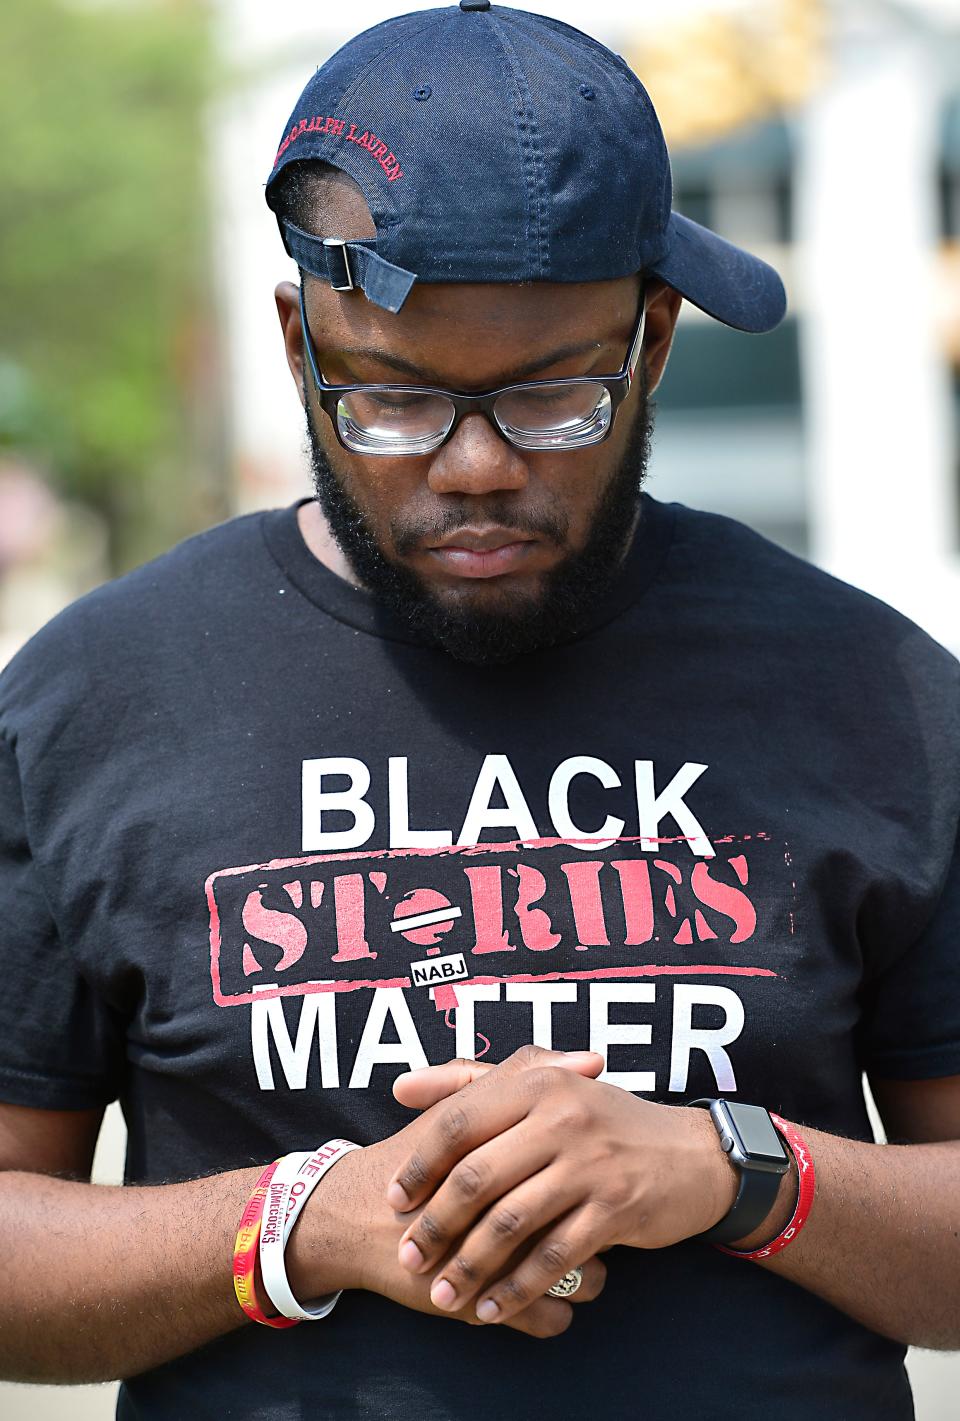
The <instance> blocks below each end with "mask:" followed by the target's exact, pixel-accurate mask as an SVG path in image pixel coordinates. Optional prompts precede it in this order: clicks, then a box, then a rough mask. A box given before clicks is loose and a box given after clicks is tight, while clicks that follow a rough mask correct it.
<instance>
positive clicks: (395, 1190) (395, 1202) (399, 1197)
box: [387, 1180, 410, 1214]
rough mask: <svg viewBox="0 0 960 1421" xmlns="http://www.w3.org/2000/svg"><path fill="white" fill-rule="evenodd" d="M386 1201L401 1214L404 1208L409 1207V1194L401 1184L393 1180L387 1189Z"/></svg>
mask: <svg viewBox="0 0 960 1421" xmlns="http://www.w3.org/2000/svg"><path fill="white" fill-rule="evenodd" d="M387 1203H388V1204H389V1205H390V1207H391V1209H396V1210H397V1212H398V1213H401V1214H402V1213H403V1212H404V1210H405V1209H409V1208H410V1195H409V1194H408V1193H407V1191H406V1190H405V1189H404V1187H403V1185H402V1184H398V1183H397V1181H396V1180H394V1181H393V1183H392V1184H391V1185H390V1187H389V1189H388V1190H387Z"/></svg>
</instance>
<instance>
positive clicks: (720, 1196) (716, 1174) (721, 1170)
mask: <svg viewBox="0 0 960 1421" xmlns="http://www.w3.org/2000/svg"><path fill="white" fill-rule="evenodd" d="M676 1108H677V1109H679V1110H683V1113H684V1114H685V1116H687V1117H688V1121H689V1126H690V1129H691V1131H692V1133H693V1135H694V1138H695V1140H696V1144H697V1150H698V1161H699V1164H698V1171H697V1178H698V1186H699V1187H698V1195H699V1198H698V1204H699V1211H698V1215H697V1217H696V1218H695V1219H694V1220H692V1221H691V1227H690V1229H689V1234H690V1235H691V1236H693V1235H696V1234H701V1233H706V1232H707V1230H708V1229H712V1228H713V1227H714V1225H715V1224H718V1223H719V1222H720V1220H721V1219H724V1218H726V1216H727V1214H729V1212H730V1210H731V1209H732V1208H733V1206H734V1203H735V1202H736V1198H737V1190H738V1189H739V1187H740V1177H739V1172H738V1171H737V1169H736V1168H735V1166H734V1165H733V1164H731V1162H730V1158H729V1156H728V1155H726V1154H724V1152H723V1150H722V1149H721V1147H720V1139H719V1136H718V1135H717V1131H716V1129H715V1127H714V1124H713V1121H712V1120H711V1118H710V1115H709V1113H708V1112H707V1111H706V1110H688V1109H686V1108H685V1107H683V1106H678V1107H676Z"/></svg>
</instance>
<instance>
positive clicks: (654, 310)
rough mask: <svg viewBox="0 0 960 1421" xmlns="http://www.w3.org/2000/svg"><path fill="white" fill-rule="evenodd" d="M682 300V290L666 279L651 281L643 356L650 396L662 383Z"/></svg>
mask: <svg viewBox="0 0 960 1421" xmlns="http://www.w3.org/2000/svg"><path fill="white" fill-rule="evenodd" d="M682 303H683V297H682V296H681V295H680V292H679V291H674V289H673V287H672V286H668V285H667V284H666V282H665V281H653V282H650V283H649V284H648V286H647V320H646V328H645V331H644V336H643V355H644V360H645V361H646V366H647V392H648V393H649V394H651V395H652V394H653V392H654V390H655V389H656V388H657V386H658V385H659V384H660V380H661V377H662V375H663V372H664V369H665V368H666V364H667V356H668V355H669V354H670V347H671V345H672V344H673V333H674V331H675V330H676V326H677V318H678V317H679V315H680V306H681V304H682Z"/></svg>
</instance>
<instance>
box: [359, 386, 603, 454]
mask: <svg viewBox="0 0 960 1421" xmlns="http://www.w3.org/2000/svg"><path fill="white" fill-rule="evenodd" d="M455 416H456V408H455V406H454V405H453V403H452V401H450V400H448V399H447V398H446V397H445V396H443V395H434V394H428V393H422V394H421V393H417V392H416V391H412V390H403V389H391V388H390V387H380V388H378V389H375V390H351V391H348V392H345V393H344V394H343V395H342V396H341V397H340V400H339V401H338V404H337V425H338V428H339V431H340V435H341V438H342V439H343V441H344V443H345V444H346V445H347V447H348V448H349V449H352V450H354V451H355V452H356V453H358V454H390V453H398V454H427V453H431V452H432V451H433V450H434V449H437V448H439V446H440V445H441V444H442V443H443V441H444V439H445V438H446V437H447V435H448V434H449V432H450V429H451V426H452V425H453V421H454V418H455ZM493 418H494V420H495V421H496V423H497V426H498V428H499V429H500V431H501V433H502V434H503V435H504V436H505V437H506V438H507V439H509V440H510V442H511V443H513V444H516V445H518V446H519V447H520V448H522V449H556V448H562V449H570V448H582V447H583V446H585V445H589V444H596V443H598V442H599V441H600V440H601V439H603V438H604V436H605V435H606V433H607V430H608V429H609V427H610V422H611V418H612V401H611V398H610V392H609V391H608V390H607V389H606V387H605V386H603V385H600V384H592V383H590V382H589V381H586V380H571V381H568V382H564V383H557V384H554V385H541V386H532V387H531V386H527V387H519V388H517V389H513V390H507V391H505V392H504V393H503V394H502V395H500V396H499V398H498V399H497V400H496V402H495V404H494V406H493Z"/></svg>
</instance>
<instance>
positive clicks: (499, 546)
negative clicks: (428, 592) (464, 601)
mask: <svg viewBox="0 0 960 1421" xmlns="http://www.w3.org/2000/svg"><path fill="white" fill-rule="evenodd" d="M535 546H536V540H535V539H534V538H531V537H530V536H529V534H526V533H518V532H515V531H514V530H513V529H511V528H484V529H475V528H461V529H459V530H458V531H457V532H456V533H450V534H448V535H447V537H446V538H444V539H442V540H441V542H439V543H435V544H433V545H432V546H431V547H429V548H428V549H427V551H428V553H429V554H430V556H431V557H433V558H435V559H436V561H437V562H439V563H440V565H441V567H442V568H443V569H444V571H445V572H448V573H451V574H452V575H453V576H454V577H471V578H472V577H502V576H504V575H505V574H506V573H509V572H517V571H519V569H520V568H521V567H522V566H523V564H524V563H525V562H526V561H527V559H528V558H529V557H530V555H531V553H532V552H533V550H534V548H535Z"/></svg>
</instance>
